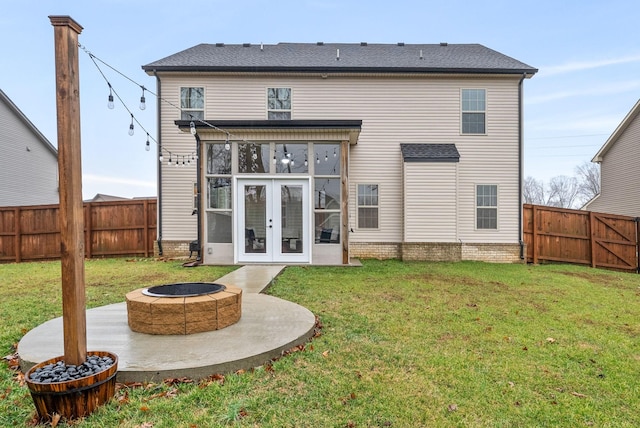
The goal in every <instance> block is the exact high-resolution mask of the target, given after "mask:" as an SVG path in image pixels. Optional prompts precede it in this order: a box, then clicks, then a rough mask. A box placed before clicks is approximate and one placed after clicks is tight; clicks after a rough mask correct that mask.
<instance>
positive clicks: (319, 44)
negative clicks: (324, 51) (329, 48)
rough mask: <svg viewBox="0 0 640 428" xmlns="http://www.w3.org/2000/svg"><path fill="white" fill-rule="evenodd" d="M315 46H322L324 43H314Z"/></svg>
mask: <svg viewBox="0 0 640 428" xmlns="http://www.w3.org/2000/svg"><path fill="white" fill-rule="evenodd" d="M316 45H318V46H324V42H316Z"/></svg>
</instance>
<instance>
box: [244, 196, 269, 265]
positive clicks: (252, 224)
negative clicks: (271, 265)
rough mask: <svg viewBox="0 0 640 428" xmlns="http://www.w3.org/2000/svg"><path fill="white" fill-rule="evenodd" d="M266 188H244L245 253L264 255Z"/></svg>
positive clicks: (265, 243)
mask: <svg viewBox="0 0 640 428" xmlns="http://www.w3.org/2000/svg"><path fill="white" fill-rule="evenodd" d="M266 223H267V186H252V185H248V186H244V246H245V253H266V252H267V245H268V244H269V242H268V241H269V239H268V238H267V231H266V229H267V228H266Z"/></svg>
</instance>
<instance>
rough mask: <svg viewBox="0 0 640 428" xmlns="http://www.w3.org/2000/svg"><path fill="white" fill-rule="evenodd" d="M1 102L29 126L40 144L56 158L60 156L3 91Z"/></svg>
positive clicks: (0, 97) (0, 90)
mask: <svg viewBox="0 0 640 428" xmlns="http://www.w3.org/2000/svg"><path fill="white" fill-rule="evenodd" d="M0 101H2V102H4V103H5V104H6V105H7V107H9V110H11V111H13V112H14V113H15V115H16V116H17V117H18V119H20V120H21V121H22V122H23V123H24V124H25V125H26V126H27V128H29V130H31V132H33V135H35V136H36V137H37V138H38V140H40V142H42V144H43V145H44V146H45V147H46V148H47V149H48V150H49V151H51V153H53V154H54V156H56V157H57V156H58V150H57V149H56V148H55V147H54V146H53V144H51V142H49V140H47V137H45V136H44V134H42V132H40V131H39V130H38V128H36V126H35V125H34V124H33V123H32V122H31V121H30V120H29V118H27V116H25V114H24V113H22V111H21V110H20V109H19V108H18V106H16V105H15V104H14V103H13V101H11V99H10V98H9V97H8V96H7V94H5V93H4V92H3V91H2V89H0Z"/></svg>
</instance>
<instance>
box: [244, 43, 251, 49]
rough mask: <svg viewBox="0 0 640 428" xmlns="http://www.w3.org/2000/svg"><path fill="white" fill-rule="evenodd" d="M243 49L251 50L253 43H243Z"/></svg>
mask: <svg viewBox="0 0 640 428" xmlns="http://www.w3.org/2000/svg"><path fill="white" fill-rule="evenodd" d="M242 47H243V48H250V47H251V43H243V44H242Z"/></svg>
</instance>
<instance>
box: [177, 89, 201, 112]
mask: <svg viewBox="0 0 640 428" xmlns="http://www.w3.org/2000/svg"><path fill="white" fill-rule="evenodd" d="M180 109H182V114H181V115H180V119H182V120H191V119H200V120H204V88H180Z"/></svg>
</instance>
